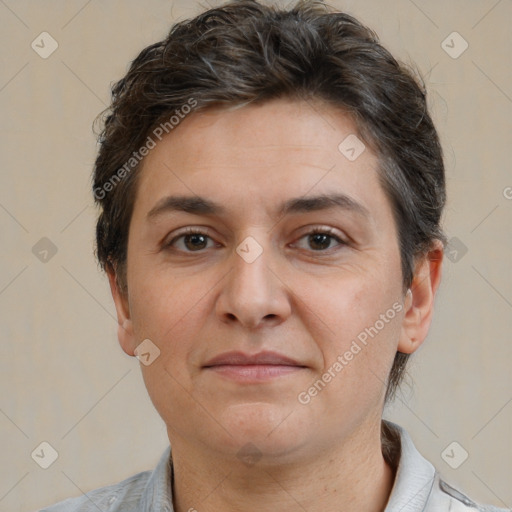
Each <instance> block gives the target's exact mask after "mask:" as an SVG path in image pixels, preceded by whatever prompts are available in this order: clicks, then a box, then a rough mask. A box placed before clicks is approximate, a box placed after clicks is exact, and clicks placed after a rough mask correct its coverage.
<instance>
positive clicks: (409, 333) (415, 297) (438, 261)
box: [397, 242, 443, 354]
mask: <svg viewBox="0 0 512 512" xmlns="http://www.w3.org/2000/svg"><path fill="white" fill-rule="evenodd" d="M442 260H443V245H442V242H439V243H437V242H436V243H435V244H434V246H433V248H432V249H431V250H430V251H429V252H428V254H427V255H426V256H424V257H423V258H422V259H421V260H420V261H418V262H417V264H416V268H415V271H414V276H413V281H412V284H411V287H410V291H409V290H408V291H407V293H406V295H405V298H404V317H403V320H402V330H401V333H400V339H399V343H398V347H397V350H398V352H403V353H404V354H412V353H413V352H415V351H416V350H417V349H418V348H419V347H420V346H421V344H422V343H423V341H425V338H426V337H427V334H428V330H429V328H430V324H431V322H432V315H433V312H434V298H435V295H436V292H437V289H438V287H439V284H440V281H441V269H442Z"/></svg>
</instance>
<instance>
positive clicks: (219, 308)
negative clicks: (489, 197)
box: [109, 99, 442, 512]
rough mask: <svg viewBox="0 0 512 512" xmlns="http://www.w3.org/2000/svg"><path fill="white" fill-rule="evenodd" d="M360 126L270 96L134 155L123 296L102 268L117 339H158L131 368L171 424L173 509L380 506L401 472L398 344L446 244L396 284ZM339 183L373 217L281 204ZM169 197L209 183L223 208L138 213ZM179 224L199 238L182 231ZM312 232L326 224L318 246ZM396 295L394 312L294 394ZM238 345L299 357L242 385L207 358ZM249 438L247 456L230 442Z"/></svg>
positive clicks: (392, 232)
mask: <svg viewBox="0 0 512 512" xmlns="http://www.w3.org/2000/svg"><path fill="white" fill-rule="evenodd" d="M355 133H357V130H356V128H355V125H354V124H353V123H352V121H351V120H350V118H349V117H347V116H346V115H345V114H344V113H343V112H341V111H336V110H334V109H333V108H332V107H329V108H327V106H326V105H324V104H322V103H320V102H315V103H314V104H313V103H312V102H310V103H304V102H299V101H292V100H284V99H278V100H273V101H271V102H267V103H264V104H262V105H258V106H245V107H242V108H238V109H215V110H213V109H210V110H207V111H204V112H198V113H193V114H190V115H189V116H188V117H187V118H186V119H185V120H184V121H182V122H181V124H180V125H179V126H178V127H177V128H176V129H175V130H174V131H172V132H171V133H170V134H169V135H167V136H166V137H165V138H163V139H162V141H160V142H158V143H157V145H156V147H155V148H154V149H153V150H152V151H151V152H150V154H149V155H148V156H147V157H146V158H145V160H144V162H143V167H142V170H141V176H140V182H139V186H138V190H137V196H136V200H135V205H134V211H133V216H132V220H131V224H130V230H129V240H128V256H127V287H128V291H127V293H126V294H122V293H121V291H120V289H119V287H118V286H117V284H116V275H115V273H114V272H109V279H110V284H111V289H112V294H113V298H114V301H115V305H116V309H117V315H118V320H119V341H120V344H121V346H122V348H123V349H124V351H125V352H126V353H127V354H129V355H132V356H133V355H134V353H135V352H134V351H135V349H136V347H137V346H138V345H139V344H140V343H141V342H142V341H143V340H145V339H150V340H151V342H152V343H154V345H156V346H157V347H158V348H159V350H160V356H159V357H158V358H157V359H155V360H154V362H152V363H151V364H150V365H148V366H145V365H142V364H141V369H142V372H143V376H144V380H145V384H146V386H147V389H148V393H149V395H150V397H151V399H152V401H153V403H154V405H155V407H156V409H157V410H158V412H159V414H160V415H161V416H162V418H163V420H164V421H165V423H166V425H167V430H168V436H169V440H170V442H171V445H172V453H173V464H174V507H175V510H176V511H177V512H185V511H189V510H190V509H192V510H193V509H196V510H198V511H201V512H202V511H205V512H208V511H212V512H213V511H218V510H223V511H226V512H230V511H235V510H237V511H239V510H245V511H248V512H251V511H256V510H257V511H259V512H261V511H270V510H281V511H284V512H291V511H303V510H307V511H308V512H317V511H325V510H344V511H358V512H359V511H361V510H365V511H382V510H384V508H385V504H386V502H387V500H388V497H389V494H390V492H391V489H392V485H393V479H394V470H393V468H390V467H389V466H388V465H387V464H386V462H385V461H384V459H383V457H382V453H381V445H380V442H381V441H380V422H381V416H382V409H383V402H384V394H385V389H386V385H385V383H386V379H387V376H388V374H389V371H390V369H391V366H392V362H393V358H394V355H395V353H396V351H397V350H399V351H401V352H405V353H412V352H414V351H415V350H417V349H418V347H419V346H420V345H421V343H422V342H423V340H424V339H425V337H426V335H427V332H428V329H429V326H430V322H431V317H432V310H433V303H434V297H435V293H436V290H437V287H438V285H439V281H440V278H441V262H442V245H441V244H440V243H439V244H435V245H434V247H433V249H432V251H431V252H430V253H429V254H427V256H426V257H425V258H423V259H422V260H421V261H418V263H417V265H416V270H415V277H414V282H413V285H412V287H411V289H412V294H404V293H403V283H402V273H401V265H400V253H399V246H398V234H397V230H396V226H395V223H394V220H393V216H392V210H391V206H390V203H389V201H388V199H387V197H386V195H385V193H384V191H383V189H382V187H381V185H380V183H379V181H378V171H377V168H378V163H377V158H376V156H375V155H374V154H373V153H372V152H371V150H370V149H369V148H368V147H366V149H365V151H363V153H362V154H361V155H360V156H359V157H358V158H357V159H356V160H355V161H349V160H348V159H347V158H346V157H345V156H344V155H343V154H342V153H341V152H340V151H339V150H338V145H339V144H340V142H341V141H343V140H344V139H345V137H347V136H348V135H350V134H355ZM332 193H336V194H344V195H346V196H349V197H350V198H351V199H352V200H353V201H354V202H356V203H358V204H359V205H361V206H362V207H363V209H364V210H365V211H366V214H361V213H359V212H358V211H356V210H354V209H351V208H341V207H331V208H328V209H322V210H318V211H308V212H299V213H288V214H286V215H284V216H281V217H279V216H278V215H277V213H276V212H277V210H278V207H279V206H280V205H281V204H282V203H283V202H285V201H287V200H289V199H292V198H304V197H308V198H309V197H312V196H317V195H319V194H332ZM170 195H186V196H191V197H195V196H201V197H203V198H207V199H209V200H211V201H214V202H216V203H219V204H220V205H222V206H223V207H224V208H225V209H226V212H225V213H224V214H220V215H211V214H203V213H188V212H184V211H171V210H165V209H164V210H163V211H160V212H159V213H158V214H155V215H153V216H149V217H148V213H149V212H150V211H152V210H153V211H154V210H155V207H157V206H158V205H159V204H161V203H160V202H161V201H162V199H163V198H165V197H166V196H170ZM187 227H191V228H193V231H195V230H199V231H200V232H203V233H206V234H207V235H208V236H207V237H206V238H202V237H201V236H199V238H198V237H197V235H196V236H195V237H194V236H189V237H186V236H184V237H183V236H182V237H179V235H181V234H183V228H187ZM313 228H320V229H322V230H325V229H329V228H330V229H331V230H332V235H333V236H331V237H327V238H324V239H322V237H320V241H318V240H319V239H318V237H317V238H315V237H314V236H310V235H309V233H310V232H311V230H312V229H313ZM249 236H250V237H252V238H253V239H254V240H256V241H257V243H258V244H259V245H260V246H261V249H262V251H263V252H262V253H261V254H260V256H259V257H258V258H257V259H255V260H254V261H253V262H251V263H248V262H247V261H245V260H244V259H243V258H242V257H241V256H240V255H239V253H237V252H236V248H237V247H238V246H239V245H240V244H241V242H242V241H244V240H245V239H246V238H247V237H249ZM177 237H179V238H177ZM335 237H338V238H339V239H340V240H342V243H340V242H339V241H338V240H337V239H336V238H335ZM242 247H243V245H242ZM393 304H395V305H397V304H398V305H399V306H401V307H402V310H401V311H400V312H399V313H397V314H396V316H394V318H393V319H391V320H389V321H388V322H387V323H386V324H385V327H384V328H382V329H381V330H380V331H379V332H378V334H377V335H375V336H374V337H373V338H371V339H370V341H369V342H368V344H367V345H366V346H364V347H363V349H362V350H361V351H360V352H359V353H357V354H356V355H354V357H353V359H352V360H351V361H349V363H348V364H347V365H346V366H344V368H343V370H342V371H341V372H339V373H338V374H336V376H335V377H334V378H332V379H331V381H330V382H329V383H328V384H327V385H326V386H325V387H324V388H323V389H322V390H321V391H320V392H318V393H317V395H316V396H314V397H313V398H312V399H311V401H310V402H309V403H307V404H303V403H300V402H299V401H298V399H297V397H298V395H299V393H301V392H303V391H307V390H308V389H309V388H310V387H311V385H312V383H314V382H315V381H317V380H318V379H320V378H321V376H322V374H323V373H324V372H325V371H326V369H328V368H329V367H331V366H332V365H333V363H334V362H335V361H336V360H337V357H338V356H340V355H343V354H344V353H345V352H346V351H347V350H349V348H350V346H351V343H352V341H353V340H355V339H356V338H357V336H358V334H360V333H361V332H362V331H364V329H365V328H368V327H370V326H374V325H375V323H376V321H377V320H378V319H379V318H380V316H379V315H381V314H385V313H386V311H387V310H389V309H390V308H392V305H393ZM231 350H239V351H242V352H245V353H248V354H255V353H257V352H260V351H262V350H272V351H276V352H279V353H281V354H284V355H286V356H288V357H291V358H293V359H295V360H296V361H298V362H300V364H301V365H303V366H304V368H301V369H299V370H296V371H294V372H291V373H289V374H286V375H283V376H280V377H276V378H273V379H269V380H266V381H264V382H260V383H249V384H248V383H245V382H244V383H241V382H239V381H234V380H231V379H229V378H226V377H225V376H223V375H220V374H219V373H217V372H214V371H211V370H207V369H205V368H204V367H203V366H204V365H205V363H206V362H207V361H208V360H209V359H210V358H212V357H214V356H216V355H218V354H221V353H223V352H226V351H231ZM248 443H251V444H250V446H251V447H252V449H253V450H254V451H255V452H256V453H257V454H258V457H259V458H258V457H257V460H256V459H254V460H252V461H249V462H248V461H247V460H242V458H241V457H240V455H238V454H239V451H240V450H241V448H242V447H244V446H246V445H247V444H248ZM312 475H314V477H312Z"/></svg>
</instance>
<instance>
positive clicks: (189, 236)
mask: <svg viewBox="0 0 512 512" xmlns="http://www.w3.org/2000/svg"><path fill="white" fill-rule="evenodd" d="M209 241H210V242H211V244H213V245H215V243H214V242H213V240H212V239H211V238H210V236H209V235H208V233H207V232H205V231H201V230H199V229H197V228H187V229H186V230H185V231H182V232H181V233H180V234H178V235H176V236H175V237H174V238H173V239H172V240H171V241H170V242H168V243H165V244H164V246H165V247H166V248H172V249H177V250H178V251H182V252H199V251H201V250H203V249H209V248H211V247H212V245H210V246H208V242H209Z"/></svg>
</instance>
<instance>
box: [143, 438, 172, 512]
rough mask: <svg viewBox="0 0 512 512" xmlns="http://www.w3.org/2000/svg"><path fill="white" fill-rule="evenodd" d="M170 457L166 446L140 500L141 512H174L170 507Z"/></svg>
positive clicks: (169, 451) (169, 449)
mask: <svg viewBox="0 0 512 512" xmlns="http://www.w3.org/2000/svg"><path fill="white" fill-rule="evenodd" d="M172 482H173V475H172V457H171V447H170V446H168V447H167V449H166V450H165V452H164V454H163V455H162V457H161V458H160V461H159V462H158V465H157V467H156V468H155V470H154V471H153V473H152V474H151V476H150V477H149V479H148V482H147V484H146V488H145V489H144V492H143V493H142V496H141V500H140V507H141V508H140V510H141V512H153V511H155V510H158V511H162V512H174V507H173V505H172Z"/></svg>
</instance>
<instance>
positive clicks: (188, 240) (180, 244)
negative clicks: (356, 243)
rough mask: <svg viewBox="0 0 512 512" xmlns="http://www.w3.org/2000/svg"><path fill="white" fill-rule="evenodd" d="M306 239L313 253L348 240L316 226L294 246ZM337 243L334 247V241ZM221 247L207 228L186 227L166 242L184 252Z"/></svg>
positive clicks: (326, 250)
mask: <svg viewBox="0 0 512 512" xmlns="http://www.w3.org/2000/svg"><path fill="white" fill-rule="evenodd" d="M303 240H305V243H306V245H307V247H304V246H302V247H299V248H300V249H302V250H305V251H311V252H313V253H320V252H328V251H329V253H330V252H331V251H332V249H333V248H336V247H339V246H346V245H348V242H347V241H345V240H344V239H343V238H342V237H341V236H340V235H338V234H337V231H336V230H334V229H333V228H320V227H315V228H313V229H310V230H309V231H307V232H305V233H303V234H302V235H301V236H300V237H299V238H298V240H297V242H294V243H293V244H291V246H292V247H298V246H299V243H300V242H301V241H303ZM333 241H334V242H335V243H336V244H337V245H335V246H334V247H332V242H333ZM216 246H217V247H220V244H218V243H216V242H215V241H214V239H213V237H212V236H211V235H210V232H209V231H208V230H207V229H205V228H192V227H189V228H186V229H185V230H182V231H181V232H180V233H178V234H176V236H174V237H173V238H172V239H171V240H170V241H169V242H167V243H164V249H167V250H172V251H174V252H180V253H184V254H187V253H188V254H194V253H203V252H204V251H206V250H208V249H211V248H212V247H216Z"/></svg>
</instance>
